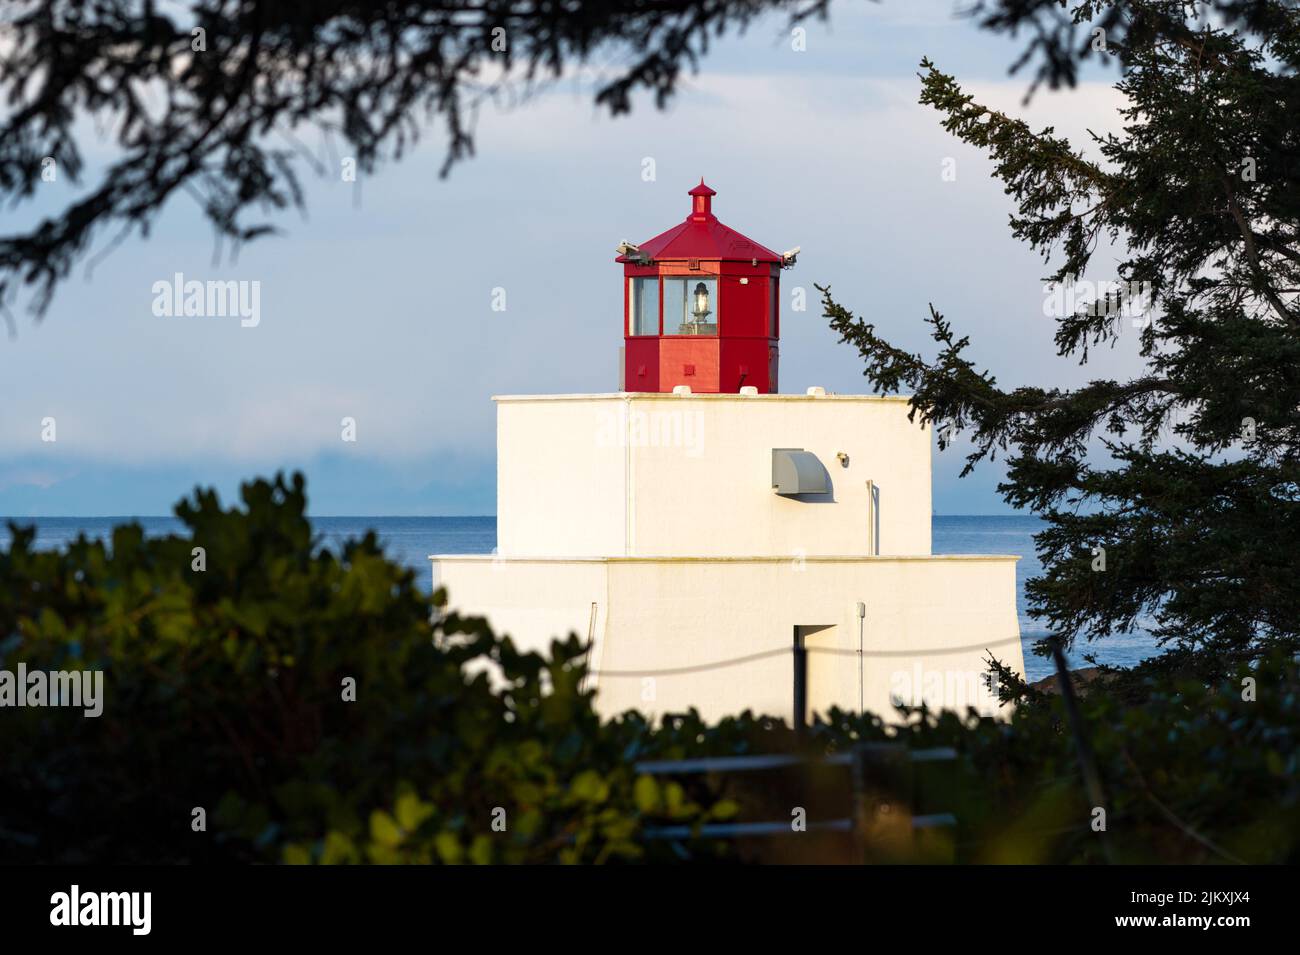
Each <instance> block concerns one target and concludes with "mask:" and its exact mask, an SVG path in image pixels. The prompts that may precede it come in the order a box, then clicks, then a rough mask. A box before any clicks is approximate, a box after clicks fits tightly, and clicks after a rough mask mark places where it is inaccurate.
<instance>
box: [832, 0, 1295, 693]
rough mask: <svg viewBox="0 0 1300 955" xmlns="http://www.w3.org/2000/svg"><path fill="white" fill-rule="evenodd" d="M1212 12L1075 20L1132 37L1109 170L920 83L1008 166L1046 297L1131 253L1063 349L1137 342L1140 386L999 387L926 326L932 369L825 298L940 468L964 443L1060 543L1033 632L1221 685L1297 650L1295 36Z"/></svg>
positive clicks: (1046, 554) (947, 116) (1102, 145)
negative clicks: (1118, 639) (904, 401)
mask: <svg viewBox="0 0 1300 955" xmlns="http://www.w3.org/2000/svg"><path fill="white" fill-rule="evenodd" d="M1204 6H1205V5H1204V4H1191V3H1189V4H1183V3H1176V4H1171V3H1159V2H1138V3H1125V4H1116V3H1098V2H1086V3H1079V4H1077V5H1076V6H1075V8H1074V11H1073V13H1074V20H1075V22H1076V23H1083V24H1085V25H1086V24H1087V23H1088V22H1089V19H1090V18H1095V19H1097V21H1098V22H1106V21H1107V20H1108V18H1112V17H1113V16H1115V15H1117V14H1118V15H1120V16H1121V17H1122V22H1123V23H1124V24H1125V25H1126V28H1125V29H1124V30H1123V31H1118V38H1117V39H1109V41H1108V42H1103V43H1100V44H1097V45H1096V47H1095V49H1097V50H1099V51H1100V49H1101V48H1102V47H1104V48H1105V49H1104V53H1102V55H1108V56H1110V57H1112V58H1113V59H1114V61H1115V63H1116V64H1117V66H1118V67H1119V70H1120V79H1119V80H1118V82H1117V84H1116V87H1117V89H1118V90H1119V91H1120V92H1121V93H1123V94H1124V96H1125V97H1126V98H1127V105H1126V106H1125V107H1124V108H1123V109H1122V110H1121V113H1122V120H1123V131H1122V133H1120V134H1118V135H1114V134H1112V135H1107V136H1094V137H1093V140H1094V146H1095V149H1096V151H1097V152H1098V153H1099V154H1100V158H1099V159H1096V160H1094V159H1090V158H1086V157H1085V155H1084V154H1083V153H1082V152H1081V151H1080V150H1079V149H1078V148H1076V147H1075V146H1073V145H1071V144H1070V143H1069V142H1067V141H1066V140H1065V139H1062V138H1061V137H1059V136H1057V135H1055V133H1054V131H1053V130H1052V129H1051V128H1047V129H1044V130H1041V131H1039V132H1034V131H1033V130H1031V128H1030V127H1029V126H1028V125H1026V124H1025V123H1024V122H1022V121H1020V120H1017V119H1014V118H1011V117H1009V116H1007V115H1004V114H1002V113H999V112H996V111H994V110H990V109H987V108H985V107H983V106H981V105H980V104H978V103H977V102H975V100H974V98H973V97H971V96H970V95H967V94H966V93H963V92H962V90H961V88H960V87H959V85H958V84H957V82H956V81H955V80H954V79H953V77H951V76H949V75H947V74H945V73H943V72H941V71H940V70H939V69H938V68H937V67H936V66H935V65H934V64H932V63H930V62H929V61H928V60H925V61H922V64H921V65H922V70H923V73H922V75H921V78H922V92H921V100H920V101H921V103H923V104H927V105H930V106H933V107H934V108H935V109H936V110H938V111H939V112H940V113H941V114H943V117H944V118H943V126H944V128H945V129H946V130H948V131H949V132H950V133H952V134H953V135H955V136H956V137H958V138H959V139H961V140H963V141H965V142H967V143H969V144H971V145H973V146H976V147H978V148H980V149H982V150H985V151H986V152H987V153H988V154H989V156H990V157H991V158H992V160H993V161H994V162H995V164H996V165H995V170H994V174H995V175H996V176H997V177H998V178H1000V179H1001V180H1002V181H1003V182H1004V183H1005V186H1006V192H1007V194H1008V195H1009V196H1011V197H1012V198H1013V199H1014V201H1015V205H1016V207H1017V208H1016V212H1015V213H1014V214H1013V215H1012V216H1011V221H1010V225H1011V229H1012V233H1013V234H1014V235H1015V236H1016V238H1018V239H1020V240H1022V241H1024V242H1026V243H1028V244H1029V245H1030V246H1031V247H1032V248H1033V249H1034V250H1036V251H1038V252H1039V253H1041V254H1042V255H1043V258H1044V261H1045V262H1048V263H1050V265H1049V267H1050V268H1051V269H1052V271H1051V273H1050V274H1049V275H1048V276H1047V277H1046V279H1047V281H1049V282H1057V283H1060V282H1067V281H1069V280H1070V279H1071V278H1073V277H1082V276H1085V274H1086V273H1087V269H1088V266H1089V264H1090V261H1091V259H1092V256H1093V253H1094V251H1095V250H1096V248H1097V246H1098V243H1099V241H1107V242H1110V243H1114V244H1115V245H1116V246H1117V247H1118V248H1120V250H1121V255H1122V256H1123V258H1122V262H1121V264H1120V265H1119V267H1118V275H1117V278H1118V283H1117V284H1118V286H1119V288H1118V289H1117V290H1115V291H1114V292H1113V293H1108V294H1106V295H1104V296H1101V297H1099V298H1098V299H1097V300H1095V301H1093V302H1091V303H1085V304H1084V305H1083V306H1081V307H1080V308H1078V309H1077V310H1075V311H1073V312H1069V313H1067V314H1063V315H1061V316H1060V317H1059V318H1058V319H1057V329H1056V335H1055V341H1056V345H1057V350H1058V353H1059V355H1060V356H1061V358H1062V359H1066V358H1073V359H1076V360H1077V361H1079V362H1080V363H1086V362H1087V361H1088V358H1089V354H1090V350H1093V349H1096V348H1097V347H1098V346H1105V345H1108V344H1110V343H1112V342H1113V341H1114V340H1115V339H1116V337H1117V336H1118V335H1119V334H1120V333H1121V331H1122V329H1123V327H1124V326H1125V325H1129V326H1131V327H1136V328H1138V329H1139V334H1140V342H1141V347H1140V354H1141V357H1142V359H1143V362H1144V368H1143V371H1142V373H1141V374H1140V375H1138V376H1137V377H1134V378H1133V379H1132V380H1128V381H1116V380H1110V379H1098V380H1093V381H1090V382H1089V383H1088V384H1087V385H1085V386H1083V387H1079V388H1062V387H1053V386H1042V385H1030V384H1024V385H1020V386H1017V387H1010V388H1008V387H1003V386H1001V385H1000V384H999V383H998V381H997V380H996V379H995V378H994V377H993V376H992V375H991V374H990V373H988V372H987V371H982V370H979V369H978V368H977V365H976V363H975V362H974V361H973V360H972V359H971V358H970V357H968V350H969V345H970V340H969V338H968V337H965V336H961V335H959V333H958V332H957V331H954V328H953V325H952V323H950V322H949V321H948V320H947V319H945V318H944V317H943V315H942V314H940V313H939V312H938V311H936V310H935V308H934V306H933V305H932V306H931V308H930V315H929V318H928V322H929V323H930V325H931V326H932V327H931V331H932V334H933V337H934V340H935V341H936V342H937V343H938V346H939V347H938V354H937V356H936V357H935V358H933V359H927V358H926V357H923V356H922V355H919V354H913V353H910V352H908V351H906V350H903V349H900V348H897V347H895V346H893V345H892V344H890V343H889V342H888V341H886V340H885V339H884V338H882V337H881V336H880V335H879V334H878V333H877V331H876V328H875V326H874V325H873V324H871V323H870V322H868V321H865V320H864V319H861V318H858V317H857V316H855V315H854V314H853V313H852V312H850V311H849V310H848V309H847V308H845V307H844V306H842V305H840V304H839V303H838V302H836V301H835V299H833V298H832V296H831V293H830V290H829V288H822V287H820V286H819V289H820V290H821V291H822V293H823V304H824V308H825V315H826V317H827V318H828V319H829V320H830V324H831V326H832V328H834V329H835V330H836V331H837V332H838V333H839V334H840V336H841V339H842V340H843V341H845V342H848V343H851V344H852V345H854V346H856V348H857V349H858V350H859V352H860V353H861V355H862V356H863V358H864V359H865V361H866V372H865V373H866V375H867V376H868V377H869V378H870V379H871V381H872V383H873V386H874V387H875V389H876V390H877V391H879V392H892V391H897V390H900V389H902V388H908V389H912V390H913V391H914V397H913V399H912V406H913V411H912V414H913V416H914V418H915V416H917V415H919V416H920V419H921V420H922V421H924V422H927V423H933V424H934V425H935V426H936V428H937V429H938V432H939V443H940V446H941V448H942V447H945V446H947V445H948V444H950V443H951V440H952V435H953V432H955V431H960V432H963V433H965V434H967V435H968V436H969V437H970V439H971V441H972V444H973V450H972V451H971V453H970V455H969V456H968V458H967V461H966V467H965V469H964V470H963V472H962V473H963V475H965V474H967V473H969V472H970V470H971V469H972V468H974V467H975V466H976V465H978V464H979V463H980V462H982V461H985V460H986V459H990V458H993V457H996V456H997V455H998V454H999V453H1003V454H1005V456H1006V458H1007V473H1006V477H1005V480H1004V481H1003V482H1002V483H1001V484H1000V485H999V491H1000V493H1001V494H1002V495H1003V497H1004V499H1005V500H1006V501H1007V503H1009V504H1011V505H1012V506H1014V507H1016V508H1027V509H1030V510H1032V511H1035V512H1038V513H1040V514H1042V515H1043V516H1044V517H1045V518H1046V521H1047V525H1046V529H1045V530H1043V531H1042V532H1041V533H1039V534H1038V535H1036V546H1037V549H1038V552H1039V555H1040V557H1041V559H1042V562H1043V566H1044V572H1043V574H1042V576H1040V577H1038V578H1037V579H1034V580H1031V581H1030V582H1029V584H1028V587H1027V595H1028V597H1029V600H1030V604H1031V613H1032V614H1033V615H1034V616H1035V617H1038V618H1039V619H1041V620H1043V621H1044V622H1045V623H1046V624H1047V625H1048V626H1049V628H1050V629H1052V630H1053V631H1054V632H1055V633H1056V634H1058V635H1059V636H1060V637H1061V638H1062V639H1063V640H1064V641H1065V642H1066V643H1067V644H1072V643H1074V642H1075V641H1076V640H1078V639H1079V638H1083V639H1093V638H1096V637H1102V636H1105V635H1107V634H1110V633H1113V632H1122V631H1125V630H1129V629H1131V628H1132V627H1133V626H1134V624H1135V621H1137V620H1138V619H1139V618H1140V617H1143V616H1145V615H1147V614H1150V615H1152V616H1153V618H1154V620H1155V621H1156V635H1157V637H1158V638H1159V639H1160V640H1161V642H1162V645H1163V646H1164V647H1165V649H1166V650H1167V651H1168V652H1167V653H1166V655H1165V656H1164V657H1163V658H1162V661H1161V663H1160V664H1159V665H1161V666H1170V665H1172V664H1177V665H1179V666H1193V667H1195V668H1196V669H1197V670H1198V671H1199V672H1200V673H1201V674H1202V675H1213V674H1221V673H1223V672H1226V668H1227V667H1228V666H1230V665H1231V664H1232V663H1233V662H1239V661H1241V660H1243V659H1250V658H1252V657H1254V656H1256V655H1258V654H1259V653H1261V652H1262V651H1264V650H1266V649H1267V648H1269V647H1270V646H1277V645H1282V646H1284V647H1286V648H1295V647H1297V646H1300V547H1298V545H1300V459H1298V456H1297V455H1298V452H1297V437H1298V436H1300V412H1298V411H1297V408H1298V407H1300V301H1298V300H1297V295H1296V293H1297V292H1300V151H1298V148H1297V147H1298V146H1300V129H1298V128H1297V126H1298V124H1297V120H1298V119H1300V79H1298V78H1297V76H1296V67H1297V64H1298V63H1300V15H1298V14H1297V12H1296V10H1295V5H1294V4H1291V3H1283V2H1271V3H1259V4H1254V5H1252V6H1253V7H1254V8H1256V9H1255V10H1254V11H1253V13H1254V15H1255V16H1256V17H1257V18H1258V22H1262V23H1267V24H1268V29H1265V30H1254V29H1251V28H1248V27H1241V26H1236V27H1232V28H1225V27H1224V25H1223V24H1222V22H1220V23H1219V25H1217V26H1215V25H1212V24H1210V23H1209V22H1207V21H1206V20H1205V19H1204V18H1201V17H1200V16H1199V14H1200V13H1201V12H1203V11H1202V10H1199V9H1198V7H1204ZM1138 23H1141V24H1144V26H1143V28H1142V29H1138V28H1136V27H1135V26H1134V24H1138ZM1101 37H1102V38H1103V40H1106V39H1107V35H1106V34H1101ZM1144 299H1145V300H1144ZM1100 548H1104V552H1105V553H1104V564H1103V562H1102V561H1101V560H1099V559H1098V558H1099V557H1101V556H1102V555H1101V551H1100V550H1099V549H1100ZM1103 566H1104V570H1103V569H1102V567H1103Z"/></svg>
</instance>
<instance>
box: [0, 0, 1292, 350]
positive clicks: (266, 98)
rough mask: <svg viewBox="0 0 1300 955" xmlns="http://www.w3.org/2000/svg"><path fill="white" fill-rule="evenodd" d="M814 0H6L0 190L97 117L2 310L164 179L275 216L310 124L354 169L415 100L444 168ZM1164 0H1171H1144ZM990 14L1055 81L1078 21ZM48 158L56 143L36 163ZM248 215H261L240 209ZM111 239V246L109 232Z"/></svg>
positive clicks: (614, 98) (1138, 28)
mask: <svg viewBox="0 0 1300 955" xmlns="http://www.w3.org/2000/svg"><path fill="white" fill-rule="evenodd" d="M828 4H829V0H653V2H652V0H602V2H600V3H580V2H566V3H546V2H542V3H539V2H535V0H480V2H460V3H446V2H436V0H396V2H389V3H371V2H368V0H360V2H358V0H191V2H190V3H188V4H186V3H181V2H177V3H169V4H158V3H154V2H152V0H93V2H84V0H12V2H10V3H8V4H6V5H5V7H4V8H3V9H2V10H0V95H2V96H3V100H4V106H3V107H2V108H3V109H4V110H5V114H4V116H3V118H2V119H0V200H4V199H8V200H9V201H10V203H11V205H17V204H21V203H22V202H24V201H25V200H29V199H31V198H32V196H33V193H34V192H35V190H36V189H37V188H38V186H39V185H40V183H41V182H42V175H43V174H44V173H46V171H47V169H49V168H54V169H56V170H57V172H58V174H59V175H61V176H65V177H67V178H68V179H69V180H71V181H73V182H78V183H79V182H80V176H81V174H82V173H83V172H84V170H85V159H84V154H83V150H82V148H81V145H80V143H79V141H78V140H79V137H80V136H82V135H84V132H85V130H86V129H87V127H88V126H89V125H90V124H92V123H93V125H94V126H95V127H96V128H98V129H99V130H101V131H109V132H111V137H112V140H113V142H114V147H115V148H114V149H113V151H112V153H111V158H110V161H109V162H108V164H107V166H106V168H105V169H104V170H103V172H102V174H101V173H97V175H96V181H95V182H93V183H91V185H90V187H89V188H88V189H87V190H85V191H84V193H83V194H81V195H79V197H78V198H77V199H76V200H75V201H74V202H71V203H70V204H69V205H68V206H67V207H66V208H64V209H63V210H62V212H61V213H60V214H59V215H57V216H54V217H52V218H47V219H44V220H42V221H40V222H39V223H37V224H36V225H34V226H33V227H32V228H30V229H28V230H26V231H20V232H17V233H16V234H6V235H0V313H3V314H4V316H5V318H6V320H8V321H10V322H11V327H12V318H11V316H10V313H9V311H8V306H9V305H12V304H13V303H14V302H15V301H16V300H17V298H18V294H19V292H20V290H21V289H22V288H23V287H24V286H27V287H29V288H30V297H31V301H30V306H31V310H32V311H33V313H35V314H37V315H40V314H42V313H43V312H44V311H45V310H46V308H47V307H48V306H49V303H50V300H51V296H52V295H53V293H54V290H55V288H56V287H57V285H58V283H59V282H60V281H61V280H62V279H63V278H65V277H66V276H67V275H68V273H69V271H70V270H71V269H72V267H73V266H74V265H75V264H76V262H77V261H78V260H80V259H81V258H83V257H84V256H85V255H86V254H87V252H88V251H89V249H90V246H91V243H92V242H95V241H98V239H99V236H100V233H101V232H103V231H107V232H109V233H110V234H111V239H110V243H115V242H117V241H120V240H121V239H122V238H124V237H125V236H127V235H130V234H131V233H132V232H138V233H140V234H144V235H147V234H148V231H149V228H150V226H151V224H152V223H153V221H154V219H155V217H156V216H157V214H158V212H159V211H160V210H161V209H162V207H163V206H164V205H165V204H166V203H167V201H168V200H169V199H170V198H171V197H172V196H173V195H174V194H175V193H177V192H178V191H182V192H185V193H187V194H188V195H190V196H191V197H192V198H193V199H194V200H195V201H196V202H197V203H198V204H199V205H200V206H201V208H202V210H203V214H204V215H205V216H206V218H207V219H208V221H209V222H211V224H212V225H213V227H214V228H215V230H216V233H217V236H218V239H219V241H224V242H229V243H233V244H238V243H241V242H247V241H249V240H251V239H254V238H257V237H258V236H261V235H264V234H266V233H269V232H273V231H275V230H274V226H273V225H272V223H271V222H270V221H269V220H267V219H266V218H265V216H266V215H268V214H270V213H274V212H275V211H277V210H282V209H284V208H286V207H291V206H298V207H301V206H302V204H303V194H302V188H301V183H300V178H299V175H298V169H299V168H301V166H302V165H304V164H305V165H308V166H310V165H313V164H318V163H317V160H315V159H314V158H313V157H312V156H311V155H310V154H309V153H308V151H307V150H306V149H305V148H304V147H303V146H302V144H301V142H300V140H299V139H298V138H297V137H296V133H298V132H299V131H301V130H302V129H303V128H304V127H305V128H315V129H319V130H322V131H324V133H325V134H326V136H327V137H328V138H327V142H330V143H334V142H335V141H337V142H338V144H339V145H340V147H345V148H346V155H347V156H349V157H351V158H353V159H354V160H355V162H356V168H357V171H358V172H359V173H361V174H368V173H371V172H373V170H374V168H375V167H376V165H377V164H378V163H380V162H382V161H384V160H392V159H398V158H400V157H401V156H402V155H403V153H404V152H405V151H406V150H407V149H409V147H410V146H411V144H412V143H413V142H414V141H415V140H416V139H417V138H418V137H419V136H420V134H421V132H422V131H423V130H424V124H425V122H426V121H427V120H429V119H438V120H440V121H441V123H442V126H443V129H444V131H445V135H446V139H447V152H446V160H445V162H444V164H443V167H442V173H443V175H446V174H447V172H448V171H449V170H450V169H451V167H452V166H453V165H454V164H455V163H456V162H457V161H459V160H462V159H464V158H466V157H468V156H470V155H471V154H472V152H473V148H474V137H473V125H474V122H473V121H474V116H475V113H476V111H477V110H478V109H479V108H480V107H481V106H482V105H483V104H484V103H486V102H489V101H491V100H492V99H493V97H496V96H498V95H501V94H503V93H506V92H509V93H512V94H517V93H518V92H519V91H520V90H522V91H523V92H525V93H526V92H528V91H530V90H533V89H535V88H536V86H537V85H539V84H544V83H546V82H548V81H552V80H554V79H556V78H558V77H560V76H561V75H562V74H563V72H564V71H565V70H566V69H570V68H572V67H573V66H574V65H578V64H591V63H594V62H596V61H597V60H600V61H607V62H608V63H611V64H615V65H613V66H609V67H607V69H608V70H609V76H608V78H607V79H606V80H605V81H604V82H602V83H600V84H599V85H598V88H597V90H596V93H595V100H596V103H597V105H598V106H600V107H602V108H604V109H608V110H609V111H610V112H611V113H612V114H615V115H617V114H620V113H625V112H627V111H628V110H630V109H631V107H632V101H633V97H634V95H635V94H636V93H637V92H638V91H645V92H648V93H650V94H652V96H653V98H654V101H655V103H656V104H657V105H658V106H663V105H664V104H665V103H666V102H667V100H668V99H669V98H670V97H671V95H672V93H673V91H674V89H675V88H676V84H677V81H678V79H679V77H680V75H681V72H682V70H683V69H686V68H689V69H697V68H698V66H699V64H700V61H701V58H702V57H703V56H704V55H705V54H706V53H707V51H708V48H709V42H710V39H711V38H716V37H718V36H722V35H724V34H727V33H732V32H742V31H744V30H745V29H746V28H747V27H749V26H750V25H751V24H753V23H754V22H755V21H756V20H757V19H758V18H760V17H763V16H765V15H768V14H773V13H776V14H780V15H782V16H784V17H785V18H786V19H787V21H788V22H789V23H798V22H801V21H805V20H808V19H810V18H815V17H824V16H825V15H826V12H827V6H828ZM1088 6H1096V7H1098V8H1100V15H1099V19H1100V22H1103V23H1104V24H1105V25H1106V26H1107V28H1108V29H1109V30H1110V31H1111V32H1112V33H1113V39H1114V41H1115V43H1116V44H1117V45H1122V41H1123V39H1124V36H1125V35H1126V32H1127V31H1129V30H1132V31H1135V32H1143V33H1151V32H1159V31H1161V30H1165V29H1169V28H1171V25H1172V27H1174V28H1178V27H1180V25H1181V22H1182V19H1181V17H1180V16H1171V15H1169V14H1167V13H1166V12H1165V11H1163V10H1145V9H1144V11H1143V13H1142V15H1141V16H1139V17H1136V18H1131V17H1129V16H1127V14H1126V13H1125V11H1124V9H1123V7H1124V6H1125V5H1112V4H1108V3H1095V4H1088ZM1141 6H1143V7H1144V8H1146V7H1154V6H1159V7H1170V8H1181V7H1182V6H1183V4H1180V3H1166V4H1160V5H1141ZM1200 6H1205V7H1213V8H1216V9H1217V10H1218V11H1219V12H1220V15H1221V16H1223V17H1225V18H1227V19H1229V20H1240V21H1242V22H1248V23H1249V24H1251V25H1252V28H1259V29H1266V28H1269V27H1270V26H1271V24H1272V23H1273V22H1274V21H1273V19H1271V18H1274V17H1275V14H1274V13H1273V8H1274V6H1275V4H1269V3H1253V2H1245V0H1210V2H1209V3H1206V4H1201V5H1200ZM971 12H972V15H973V16H975V17H976V18H977V19H978V20H979V22H980V23H981V24H982V25H983V26H985V27H986V28H988V29H991V30H997V31H1004V32H1011V33H1017V32H1018V31H1020V30H1021V29H1025V30H1027V31H1028V32H1029V33H1030V34H1031V36H1032V39H1031V41H1030V43H1029V45H1028V47H1027V49H1026V51H1025V55H1024V57H1023V58H1022V61H1021V62H1022V63H1023V62H1028V61H1030V60H1034V59H1041V61H1042V63H1041V66H1040V69H1039V79H1040V80H1042V79H1047V80H1048V81H1050V82H1051V83H1052V84H1053V85H1056V84H1058V83H1061V82H1065V83H1072V82H1074V78H1075V64H1076V62H1077V61H1078V60H1080V59H1083V58H1087V57H1088V56H1089V55H1090V53H1091V45H1090V40H1091V37H1090V36H1089V35H1088V34H1087V33H1086V32H1085V33H1084V35H1083V36H1082V37H1080V36H1079V31H1080V29H1081V27H1080V25H1079V24H1078V23H1075V22H1074V21H1073V20H1072V19H1071V18H1069V17H1064V16H1063V15H1062V13H1061V10H1060V9H1059V4H1058V3H1056V2H1055V0H983V2H980V3H977V4H976V5H975V6H974V8H973V10H972V11H971ZM47 160H52V161H53V163H54V166H53V167H50V165H49V163H48V162H47ZM254 215H257V216H259V217H260V218H258V219H257V220H256V221H253V219H252V218H251V217H253V216H254ZM108 247H109V248H111V244H110V245H109V246H108Z"/></svg>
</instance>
